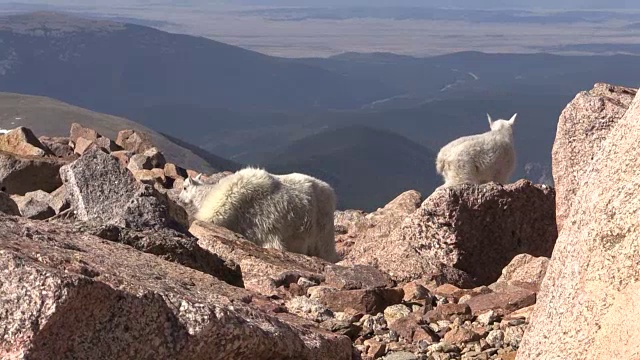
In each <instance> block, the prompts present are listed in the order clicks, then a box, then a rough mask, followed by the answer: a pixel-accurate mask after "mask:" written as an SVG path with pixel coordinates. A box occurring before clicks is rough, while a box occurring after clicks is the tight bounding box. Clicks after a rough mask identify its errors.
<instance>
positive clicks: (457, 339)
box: [444, 327, 479, 345]
mask: <svg viewBox="0 0 640 360" xmlns="http://www.w3.org/2000/svg"><path fill="white" fill-rule="evenodd" d="M476 340H479V337H478V334H476V333H474V332H473V331H471V330H468V329H465V328H463V327H454V328H453V329H451V330H449V332H447V333H446V334H445V335H444V341H446V342H447V343H449V344H456V345H460V344H464V343H468V342H471V341H476Z"/></svg>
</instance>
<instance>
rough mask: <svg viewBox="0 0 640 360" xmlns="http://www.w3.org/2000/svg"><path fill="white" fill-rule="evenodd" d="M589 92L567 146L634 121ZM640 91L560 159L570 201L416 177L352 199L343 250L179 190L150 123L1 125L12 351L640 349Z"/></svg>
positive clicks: (449, 353) (237, 355) (4, 339)
mask: <svg viewBox="0 0 640 360" xmlns="http://www.w3.org/2000/svg"><path fill="white" fill-rule="evenodd" d="M596 89H600V90H596V91H594V92H592V93H591V96H605V95H606V96H607V97H609V98H611V99H614V100H615V99H618V98H619V97H626V96H628V95H629V94H633V93H634V91H635V90H633V89H620V88H616V87H611V86H605V85H597V86H596ZM607 89H609V90H607ZM605 90H606V91H607V92H606V94H605V95H602V94H604V93H602V91H605ZM598 91H600V93H598ZM597 94H600V95H597ZM585 95H586V94H583V95H581V96H579V98H577V99H578V100H576V101H574V103H573V104H571V105H570V106H569V107H568V109H573V110H571V112H568V113H569V114H573V116H574V117H564V118H561V124H560V126H559V135H558V139H557V142H556V143H557V146H556V148H555V150H554V161H557V162H559V163H562V161H563V160H562V159H563V158H564V159H568V158H570V159H572V161H573V159H575V157H573V156H570V155H567V153H569V152H574V153H575V152H577V151H579V149H580V146H579V144H576V143H571V147H570V148H569V147H567V146H564V147H563V146H562V144H566V143H568V142H567V141H566V136H571V135H564V134H565V132H566V131H568V130H566V129H570V128H572V127H570V126H567V125H569V124H566V122H568V121H571V119H574V118H575V119H583V120H581V121H582V122H583V123H585V124H587V123H588V122H589V121H592V122H593V124H598V123H599V122H598V121H599V119H601V118H602V116H609V117H611V118H613V117H614V116H615V114H611V113H610V112H608V111H606V110H604V111H603V112H601V113H599V114H600V115H597V116H594V117H592V118H590V117H589V115H587V114H588V112H589V111H591V110H592V109H591V108H588V107H582V106H579V103H577V101H580V97H584V96H585ZM605 101H606V100H605ZM638 101H639V100H638V99H637V98H636V99H635V100H634V101H633V102H631V103H630V105H629V109H628V110H627V111H626V114H625V115H624V116H622V117H620V118H619V119H618V120H616V121H617V125H614V126H612V127H611V129H610V130H609V134H608V135H606V139H604V140H603V141H602V142H601V144H600V145H599V146H595V145H593V144H592V143H591V138H589V137H583V138H581V140H580V141H581V142H582V143H583V144H584V147H585V148H589V149H593V150H592V151H593V156H594V160H593V162H591V163H590V164H589V165H584V164H583V163H580V164H578V165H575V166H573V165H571V166H568V165H566V166H559V167H557V169H554V177H555V178H556V181H558V180H559V179H561V178H563V179H565V180H566V179H567V178H566V175H565V172H566V173H569V174H579V173H581V174H582V175H580V176H581V178H580V176H579V177H578V178H577V179H578V180H577V181H578V185H565V187H564V188H562V190H561V189H560V188H559V189H558V198H563V199H565V201H563V202H561V201H558V203H557V204H556V201H555V197H556V193H555V190H554V189H552V188H549V187H547V186H544V185H536V184H532V183H531V182H529V181H526V180H520V181H517V182H515V183H513V184H507V185H498V184H486V185H482V186H470V185H463V186H459V187H455V188H450V189H442V190H439V191H437V192H435V193H433V194H431V195H430V196H428V197H427V198H426V199H423V198H422V195H421V194H420V193H418V192H416V191H408V192H405V193H403V194H400V195H399V196H398V197H397V198H396V199H394V200H393V201H391V202H390V203H389V204H387V205H386V206H385V207H383V208H380V209H378V210H376V211H374V212H370V213H365V212H362V211H360V210H346V211H338V212H336V214H335V223H336V242H337V247H338V250H339V253H340V255H341V257H342V260H341V261H339V262H338V263H335V264H332V263H327V262H325V261H323V260H321V259H318V258H315V257H308V256H304V255H300V254H295V253H289V252H283V251H280V250H275V249H262V248H259V247H257V246H255V245H253V244H252V243H250V242H248V241H246V240H245V239H243V238H242V236H240V235H238V234H235V233H232V232H231V231H229V230H227V229H224V228H220V227H216V226H214V225H211V224H206V223H202V222H199V221H194V220H193V219H192V217H191V215H190V214H191V213H192V209H185V208H183V207H182V206H180V204H179V203H178V202H177V201H176V200H175V199H176V196H177V194H178V193H179V191H180V186H181V183H182V181H183V180H184V178H185V177H186V176H187V175H188V174H193V173H194V172H193V170H190V169H189V170H188V169H185V168H181V167H180V166H178V165H176V164H173V163H170V162H168V161H167V160H166V159H165V156H164V155H163V153H162V152H161V151H159V150H158V149H157V148H155V147H154V146H153V144H152V143H151V142H150V141H149V140H148V137H146V136H145V135H144V134H142V133H140V132H139V131H134V130H122V131H120V132H119V133H118V135H117V136H116V137H115V140H114V139H110V138H107V137H103V136H98V134H97V132H96V131H95V130H93V129H90V128H86V127H83V126H82V125H80V124H73V125H72V127H71V130H70V132H69V136H65V137H64V138H58V139H55V140H54V139H51V138H46V137H40V138H38V137H37V136H36V135H35V134H33V132H32V131H31V130H29V129H27V128H17V129H13V130H12V131H10V132H9V133H7V134H4V135H0V184H1V185H2V191H0V212H2V213H3V214H0V258H1V259H0V314H3V316H2V317H1V319H2V320H1V321H0V358H3V359H4V358H8V359H50V358H60V359H67V358H69V359H71V358H75V359H88V358H105V359H106V358H109V359H111V358H166V359H247V358H251V359H265V360H266V359H438V360H439V359H469V360H471V359H504V360H506V359H515V358H516V356H517V357H518V358H519V359H555V358H558V359H560V358H563V359H564V358H572V359H579V358H616V359H625V358H634V354H635V351H637V350H636V349H637V345H638V344H637V343H636V342H635V338H634V337H633V336H631V335H630V336H623V337H620V336H619V334H620V332H619V331H620V329H622V330H623V331H625V333H628V334H633V333H635V332H636V331H637V329H636V328H635V324H632V323H631V324H630V323H629V322H623V321H622V320H621V319H622V317H623V316H624V317H627V316H629V315H630V313H629V312H631V316H632V315H634V314H635V313H633V311H634V310H633V308H631V310H629V308H628V307H626V305H628V304H632V303H633V302H632V301H633V300H632V299H633V296H634V294H636V293H635V292H634V291H635V289H636V288H637V286H635V282H634V281H635V279H636V278H637V277H638V274H636V268H637V266H635V265H636V263H637V260H638V259H637V254H638V253H639V252H638V249H636V247H637V246H636V245H637V244H636V242H634V241H633V239H635V238H636V237H637V236H636V235H637V234H635V232H634V231H635V229H636V227H637V226H636V224H635V223H634V221H636V217H635V216H634V215H633V214H635V213H636V212H637V209H636V208H634V206H635V202H634V201H633V199H634V198H635V197H634V194H635V191H636V190H637V186H635V184H636V182H637V181H636V180H637V179H638V174H636V173H637V171H636V169H637V168H638V166H635V163H634V162H635V161H637V159H638V158H639V157H638V155H640V154H637V149H636V148H634V147H633V145H634V141H635V137H633V135H632V134H634V133H635V132H636V131H640V129H637V130H636V129H635V127H637V121H636V120H637V119H638V116H639V115H638V114H639V113H638V111H639V110H638V104H639V102H638ZM597 103H598V102H597V101H596V104H597ZM589 119H592V120H589ZM563 123H565V124H563ZM587 127H588V126H587ZM561 129H565V130H561ZM575 131H580V130H579V129H576V130H575ZM630 134H631V135H630ZM583 158H584V159H585V161H588V159H587V158H586V157H583ZM614 159H616V161H613V160H614ZM227 174H229V173H217V174H208V176H206V179H207V181H209V182H215V181H218V180H219V179H220V178H222V177H224V176H226V175H227ZM605 179H606V180H605ZM560 183H561V184H568V182H566V181H565V182H563V181H560ZM576 186H577V187H578V189H577V190H575V191H574V190H573V189H574V188H575V187H576ZM567 191H574V192H572V193H571V194H569V193H567ZM565 206H571V208H570V209H565V208H563V207H565ZM556 212H557V213H558V214H561V213H562V214H568V216H567V217H566V220H565V221H564V225H563V228H562V231H561V232H560V235H559V240H558V241H559V242H558V245H557V246H555V243H556V236H557V234H558V232H557V229H556V221H555V219H556ZM576 239H579V240H580V241H576ZM554 246H555V248H554ZM552 255H553V256H552ZM549 257H551V260H549ZM536 303H537V304H536ZM534 309H535V310H534ZM530 319H532V320H531V323H530ZM580 319H586V320H587V322H586V323H585V322H584V321H581V320H580ZM621 324H627V325H621ZM557 329H560V332H558V330H557ZM560 334H564V335H560ZM585 339H586V341H583V340H585ZM521 343H522V346H521Z"/></svg>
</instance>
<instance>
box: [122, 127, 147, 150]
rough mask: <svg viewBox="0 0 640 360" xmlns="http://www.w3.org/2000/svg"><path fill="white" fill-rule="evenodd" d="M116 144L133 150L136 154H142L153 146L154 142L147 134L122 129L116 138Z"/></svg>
mask: <svg viewBox="0 0 640 360" xmlns="http://www.w3.org/2000/svg"><path fill="white" fill-rule="evenodd" d="M116 144H118V145H119V146H121V147H122V148H123V149H125V150H129V151H132V152H133V153H135V154H142V153H144V152H145V151H147V150H148V149H150V148H152V147H153V144H152V143H151V140H150V138H149V136H148V135H147V134H144V133H141V132H138V131H134V130H122V131H120V132H119V133H118V137H117V138H116Z"/></svg>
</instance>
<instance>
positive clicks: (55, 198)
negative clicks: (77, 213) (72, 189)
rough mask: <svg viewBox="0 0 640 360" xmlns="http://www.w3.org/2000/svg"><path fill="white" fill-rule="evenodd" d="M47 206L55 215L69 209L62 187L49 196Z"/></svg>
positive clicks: (69, 205)
mask: <svg viewBox="0 0 640 360" xmlns="http://www.w3.org/2000/svg"><path fill="white" fill-rule="evenodd" d="M49 206H51V208H52V209H53V211H55V213H56V214H59V213H61V212H63V211H65V210H67V209H69V208H70V207H71V204H70V203H69V199H68V198H67V192H66V190H65V187H64V185H62V186H60V187H59V188H57V189H56V190H54V191H53V192H52V193H51V194H50V200H49Z"/></svg>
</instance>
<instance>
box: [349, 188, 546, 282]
mask: <svg viewBox="0 0 640 360" xmlns="http://www.w3.org/2000/svg"><path fill="white" fill-rule="evenodd" d="M418 205H419V196H418V195H416V194H415V193H413V192H407V193H405V194H402V195H401V196H399V197H398V198H397V199H396V200H394V201H393V202H391V203H390V204H389V205H387V206H386V207H385V208H384V209H381V210H378V211H376V212H375V213H371V214H368V215H365V214H363V213H362V212H358V211H346V212H337V213H336V232H337V235H336V239H337V243H338V247H339V248H340V249H341V252H342V253H343V256H344V259H343V261H342V262H341V263H340V264H368V265H373V266H375V267H377V268H379V269H380V270H382V271H384V272H387V273H389V274H390V275H391V276H392V278H393V279H394V280H396V281H398V282H405V281H411V280H415V279H425V280H429V281H432V282H433V283H435V285H440V284H445V283H451V284H455V285H458V286H461V287H473V286H477V285H487V284H490V283H492V282H494V281H495V280H497V279H498V277H500V274H501V271H502V268H504V267H505V266H506V265H507V264H508V263H509V262H510V261H511V259H512V258H513V257H514V256H515V255H518V254H520V253H529V254H532V255H535V256H550V255H551V252H552V250H553V245H554V243H555V240H556V237H557V230H556V226H555V212H554V210H555V202H554V191H553V189H551V188H548V187H546V186H544V185H533V184H532V183H531V182H529V181H526V180H520V181H518V182H516V183H513V184H509V185H505V186H502V185H498V184H495V183H490V184H484V185H479V186H478V185H466V184H465V185H460V186H457V187H453V188H446V189H441V190H438V191H436V192H435V193H433V194H432V195H431V196H430V197H429V198H428V199H426V200H425V201H424V202H423V203H422V204H421V205H419V207H418Z"/></svg>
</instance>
